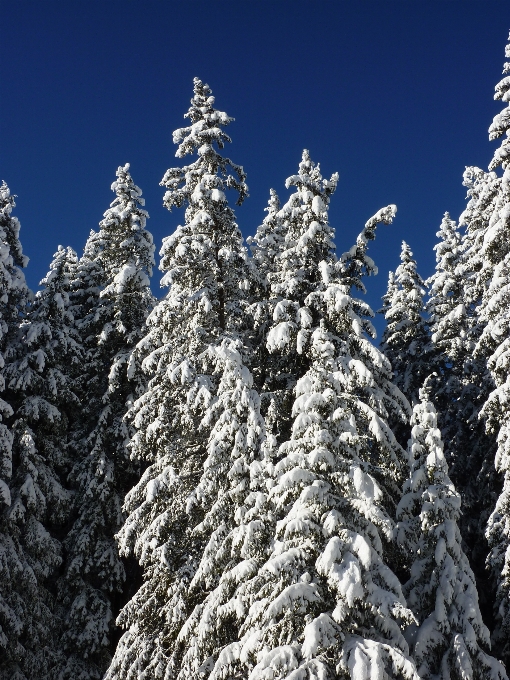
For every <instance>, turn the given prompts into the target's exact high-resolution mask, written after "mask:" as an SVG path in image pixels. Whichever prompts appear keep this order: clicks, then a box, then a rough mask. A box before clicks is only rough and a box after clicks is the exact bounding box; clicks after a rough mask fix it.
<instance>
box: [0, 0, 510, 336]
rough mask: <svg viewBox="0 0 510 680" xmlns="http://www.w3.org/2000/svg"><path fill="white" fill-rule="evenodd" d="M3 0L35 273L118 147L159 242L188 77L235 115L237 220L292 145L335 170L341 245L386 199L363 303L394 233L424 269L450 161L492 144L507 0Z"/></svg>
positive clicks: (458, 167) (3, 112)
mask: <svg viewBox="0 0 510 680" xmlns="http://www.w3.org/2000/svg"><path fill="white" fill-rule="evenodd" d="M1 14H2V40H1V42H0V65H1V68H2V95H1V104H0V126H1V139H2V143H1V146H0V180H1V179H5V180H6V181H7V183H8V184H9V186H10V188H11V191H12V192H13V193H16V194H17V195H18V199H17V208H16V214H17V215H18V217H19V218H20V220H21V224H22V232H21V237H22V243H23V247H24V251H25V253H26V254H27V255H28V256H29V257H30V260H31V261H30V264H29V266H28V268H27V271H26V274H27V279H28V281H29V284H30V285H31V286H32V287H33V288H35V287H37V283H38V281H39V280H40V279H41V278H42V276H43V275H44V274H45V272H46V270H47V268H48V264H49V262H50V260H51V256H52V254H53V253H54V252H55V250H56V248H57V245H59V244H62V245H72V246H73V247H74V248H75V249H76V250H77V251H78V253H81V250H82V248H83V245H84V243H85V240H86V238H87V235H88V233H89V231H90V229H94V228H96V227H97V224H98V222H99V220H100V219H101V216H102V214H103V212H104V211H105V210H106V208H107V207H108V205H109V203H110V201H111V200H112V198H113V195H112V194H111V192H110V184H111V182H112V181H113V180H114V179H115V170H116V168H117V166H118V165H120V164H124V163H126V162H129V163H131V171H132V175H133V178H134V180H135V182H136V183H137V184H138V185H139V186H140V187H141V188H142V190H143V192H144V196H145V198H146V207H147V210H148V211H149V214H150V216H151V219H150V220H149V224H148V226H149V229H150V230H151V231H152V233H153V234H154V238H155V241H156V244H157V248H158V250H159V247H160V243H161V239H162V237H164V236H166V235H168V234H170V233H171V232H172V231H173V230H174V229H175V226H176V225H177V224H178V223H179V221H180V218H181V215H179V214H178V213H169V212H168V211H167V210H165V209H164V208H163V207H162V196H163V189H162V188H161V187H160V186H159V182H160V180H161V178H162V176H163V174H164V172H165V170H166V169H167V168H168V167H172V166H174V165H176V159H175V157H174V154H175V148H174V145H173V144H172V131H173V130H174V129H175V128H177V127H181V126H182V125H183V118H182V116H183V114H184V113H185V112H186V110H187V108H188V105H189V99H190V97H191V94H192V79H193V77H194V76H198V77H199V78H201V79H202V80H205V81H207V82H208V83H209V84H210V86H211V87H212V89H213V93H214V95H215V96H216V104H217V107H218V108H220V109H222V110H225V111H227V113H228V114H229V115H231V116H234V117H235V118H236V121H235V123H233V124H232V125H231V127H230V129H229V134H230V135H231V137H232V139H233V143H232V144H231V145H230V146H229V149H228V154H229V155H230V157H231V158H232V159H233V160H234V161H235V162H237V163H239V164H241V165H243V166H244V168H245V170H246V171H247V173H248V180H247V181H248V185H249V187H250V197H249V198H248V199H247V200H246V201H245V204H244V205H243V206H242V207H241V208H239V209H237V216H238V221H239V225H240V227H241V229H242V231H243V233H244V235H245V236H248V235H250V234H252V233H254V231H255V229H256V227H257V225H258V224H259V223H260V221H261V220H262V218H263V216H264V212H263V210H264V207H265V206H266V203H267V198H268V195H269V189H270V188H271V187H273V188H275V189H276V190H277V191H278V192H279V194H280V196H281V198H282V199H283V200H285V198H286V197H287V195H288V192H287V191H286V190H285V187H284V181H285V178H286V177H287V176H289V175H290V174H294V172H295V171H296V169H297V165H298V162H299V160H300V157H301V152H302V149H303V148H308V149H309V150H310V153H311V156H312V159H313V160H315V161H316V162H320V164H321V169H322V171H323V174H324V175H327V176H329V175H331V174H332V173H333V172H335V171H338V172H339V173H340V183H339V186H338V190H337V192H336V194H335V196H334V197H333V200H332V203H331V210H330V216H331V222H332V224H333V226H335V227H336V230H337V236H336V241H337V247H338V250H339V251H341V252H342V251H344V250H346V249H347V248H349V247H350V246H351V245H352V243H353V242H354V239H355V238H356V235H357V234H358V232H359V231H360V230H361V229H362V227H363V224H364V222H365V221H366V220H367V219H368V217H370V216H371V215H372V214H373V213H374V212H376V211H377V210H378V209H379V208H380V207H382V206H383V205H387V204H388V203H396V204H397V206H398V215H397V219H396V221H395V223H394V224H393V225H392V226H391V227H381V229H380V232H379V234H378V238H377V241H376V242H375V243H374V244H373V246H372V248H371V251H370V254H371V255H372V257H373V258H374V259H375V261H376V263H377V265H378V266H379V275H378V276H377V277H375V278H374V279H372V280H370V281H368V282H367V283H368V287H369V292H368V300H369V302H370V303H371V304H372V305H373V306H374V307H375V308H378V307H379V306H380V296H381V295H382V294H383V293H384V291H385V289H386V281H387V272H388V270H389V269H394V268H395V267H396V266H397V264H398V261H399V251H400V243H401V241H402V239H405V240H406V241H407V242H408V243H409V244H410V245H411V247H412V249H413V251H414V253H415V256H416V257H417V259H418V264H419V269H420V272H421V273H422V275H423V276H428V275H429V274H430V273H432V271H433V267H434V252H433V250H432V248H433V245H434V243H435V233H436V231H437V229H438V227H439V224H440V221H441V217H442V215H443V213H444V212H445V211H446V210H448V211H450V213H451V214H452V217H454V218H457V217H458V215H459V213H460V212H461V211H462V209H463V206H464V203H465V189H464V187H463V186H462V172H463V170H464V167H465V166H466V165H479V166H481V167H483V168H486V167H487V164H488V162H489V161H490V158H491V157H492V152H493V147H494V145H495V144H494V143H489V141H488V137H487V128H488V126H489V124H490V122H491V121H492V118H493V116H494V115H495V114H496V113H497V112H498V111H499V110H501V108H502V107H501V104H500V103H499V102H494V101H493V91H494V85H495V84H496V83H497V81H498V80H499V79H500V74H501V69H502V64H503V61H504V46H505V43H506V39H507V36H508V30H509V29H510V3H508V0H478V1H476V2H472V1H470V0H439V1H435V0H427V1H426V2H424V1H422V2H420V1H419V0H412V1H411V0H380V1H378V2H368V1H363V0H362V1H355V0H349V1H348V2H347V1H345V2H344V1H343V0H336V1H333V0H330V1H321V0H307V1H302V0H293V1H292V2H291V1H287V0H272V1H270V0H267V1H265V0H257V1H255V2H245V1H244V0H235V1H233V0H223V1H222V2H202V1H200V0H186V1H184V2H174V1H173V0H144V1H143V2H139V1H138V0H122V1H118V0H106V1H105V0H100V1H97V0H88V1H87V2H86V3H79V2H77V1H74V0H67V1H65V2H64V1H58V0H53V1H49V0H37V1H36V2H35V1H29V0H17V1H16V2H8V1H7V0H4V2H3V3H2V10H1ZM159 278H160V274H159V272H156V273H155V283H156V285H155V290H156V291H158V282H159ZM378 327H379V329H381V328H382V323H381V322H379V323H378Z"/></svg>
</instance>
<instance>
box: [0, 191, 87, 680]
mask: <svg viewBox="0 0 510 680" xmlns="http://www.w3.org/2000/svg"><path fill="white" fill-rule="evenodd" d="M1 195H2V207H3V210H2V228H3V234H4V236H5V240H4V241H3V255H4V258H3V265H4V267H3V273H4V276H5V275H6V274H9V277H10V285H6V286H5V289H4V295H3V299H2V303H3V306H2V316H3V322H4V323H3V324H2V325H3V330H4V331H5V332H6V333H5V336H4V343H3V351H4V352H3V353H4V357H5V360H6V363H5V366H4V371H3V377H4V380H5V388H6V392H5V393H6V395H7V397H8V400H9V402H10V406H11V409H12V411H11V413H12V415H13V417H12V419H11V423H10V430H11V431H10V436H9V437H8V442H9V443H11V444H12V454H13V465H12V475H11V479H10V484H9V486H10V494H9V495H10V503H9V507H8V508H6V509H5V510H4V511H3V512H2V518H1V523H2V534H3V536H2V541H1V549H0V550H1V552H2V559H1V564H2V599H3V602H2V607H1V611H2V614H1V617H2V624H1V625H2V636H1V637H2V642H3V643H4V644H5V646H6V649H5V650H4V652H5V653H4V654H2V660H1V661H0V672H1V674H2V677H5V678H7V677H8V678H27V679H28V678H30V679H37V678H41V679H42V678H51V677H57V674H58V670H59V665H60V661H61V657H60V645H59V637H58V633H59V618H58V613H57V610H56V606H55V589H54V581H55V577H56V571H57V569H58V567H59V565H60V564H61V561H62V556H61V552H62V547H61V543H60V541H59V540H58V539H57V537H56V536H57V535H58V534H59V533H60V534H61V532H62V526H63V524H64V522H65V521H66V519H67V517H68V514H69V509H70V494H69V492H68V491H66V490H65V488H64V487H63V486H62V483H61V478H62V477H63V476H65V471H66V466H67V463H68V461H67V449H66V435H67V422H68V414H69V412H70V409H72V407H73V405H76V398H75V396H74V394H73V391H72V387H71V384H70V381H69V380H68V375H67V365H68V364H69V363H72V361H73V360H74V359H75V344H76V338H75V337H74V336H73V332H72V318H71V317H70V315H69V311H68V298H67V284H68V280H67V264H68V261H69V260H72V258H73V253H72V251H70V250H64V249H59V251H58V252H57V254H56V256H55V259H54V261H53V263H52V265H51V268H50V271H49V273H48V275H47V276H46V277H45V279H43V281H42V282H41V285H42V286H43V288H42V290H41V291H39V293H38V294H37V295H36V297H35V299H33V300H32V302H31V304H30V306H27V303H28V301H29V300H30V299H31V294H30V293H29V291H28V289H27V287H26V284H25V281H24V277H23V274H22V272H21V270H20V267H22V266H24V265H25V264H26V262H27V259H26V258H25V257H24V256H23V255H22V251H21V245H20V242H19V222H18V221H17V220H16V218H14V217H12V215H11V214H10V212H11V209H12V207H13V206H14V201H13V199H12V197H11V196H10V195H9V191H8V189H7V187H6V185H5V184H4V185H3V186H2V193H1ZM4 282H5V283H6V284H7V283H8V279H7V277H5V278H4Z"/></svg>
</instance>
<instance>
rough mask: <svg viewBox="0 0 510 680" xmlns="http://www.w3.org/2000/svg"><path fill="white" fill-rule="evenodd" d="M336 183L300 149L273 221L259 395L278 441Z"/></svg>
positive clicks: (328, 244) (326, 248) (285, 426)
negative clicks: (275, 244) (275, 238)
mask: <svg viewBox="0 0 510 680" xmlns="http://www.w3.org/2000/svg"><path fill="white" fill-rule="evenodd" d="M337 183H338V174H337V173H335V174H334V175H332V176H331V178H330V179H329V180H326V179H323V178H322V176H321V173H320V167H319V166H318V165H316V164H315V163H314V162H313V161H312V160H311V158H310V154H309V152H308V151H307V150H306V149H305V150H304V151H303V155H302V160H301V163H300V164H299V169H298V173H297V174H295V175H291V176H290V177H289V178H288V179H287V180H286V182H285V186H286V187H287V188H289V187H295V190H294V192H293V193H292V194H291V196H290V197H289V199H288V201H287V202H286V203H285V205H284V206H283V207H282V209H281V210H280V211H279V213H277V216H276V217H277V218H278V220H279V226H280V233H281V234H282V236H283V239H284V240H283V243H281V242H280V246H279V252H278V253H276V254H275V260H274V265H273V271H270V272H269V273H268V277H267V278H268V282H269V286H270V287H269V291H268V299H267V302H266V304H267V309H268V314H269V324H268V325H267V328H266V335H265V337H264V339H263V342H264V345H265V347H266V350H267V352H268V356H267V357H266V360H265V368H264V382H263V383H262V385H261V396H262V399H263V400H264V408H263V411H264V415H265V418H266V427H267V430H268V432H269V433H270V434H273V435H274V436H276V438H277V441H278V442H282V441H285V439H286V438H287V437H288V436H289V433H290V427H291V421H292V417H291V411H292V402H293V389H294V387H295V385H296V381H297V380H298V379H299V378H300V377H301V376H303V375H304V373H305V372H306V370H307V368H308V366H309V360H308V358H307V357H306V355H305V354H304V352H303V349H304V346H305V345H306V342H307V339H309V336H310V333H309V330H308V329H309V328H310V326H311V324H312V314H311V312H310V310H309V309H308V307H307V305H306V303H305V299H306V298H307V296H308V295H309V294H310V293H312V292H313V291H314V290H315V289H316V287H317V285H318V284H319V282H320V281H321V272H320V270H319V269H318V264H319V263H320V262H322V261H326V260H327V259H328V258H329V257H330V254H331V250H332V247H333V240H332V239H333V232H332V230H331V228H330V226H329V225H328V224H327V210H328V206H329V202H330V199H331V196H332V195H333V193H334V192H335V189H336V186H337ZM324 220H326V221H324Z"/></svg>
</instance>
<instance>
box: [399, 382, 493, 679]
mask: <svg viewBox="0 0 510 680" xmlns="http://www.w3.org/2000/svg"><path fill="white" fill-rule="evenodd" d="M436 377H437V376H436ZM433 382H434V381H433V380H431V381H430V383H429V382H428V381H426V384H425V386H424V388H422V389H421V390H420V402H419V403H418V404H416V406H415V407H414V410H413V416H412V419H411V425H412V433H411V439H410V442H409V462H410V476H409V479H408V480H407V481H406V483H405V485H404V495H403V497H402V500H401V501H400V504H399V508H398V515H399V520H400V521H399V524H398V527H397V532H398V536H399V538H400V540H403V542H404V545H405V547H406V548H411V554H412V559H413V562H412V567H411V578H410V580H409V582H408V583H407V584H406V586H405V589H404V590H405V593H406V595H407V601H408V605H409V606H410V607H411V608H412V610H413V612H414V614H415V615H416V616H417V618H418V621H419V626H418V627H417V629H416V630H415V631H413V635H412V639H413V642H412V653H413V657H414V659H415V661H416V664H417V666H418V673H419V676H420V678H423V679H424V680H432V679H434V680H438V679H440V680H452V679H454V678H455V679H458V680H461V679H464V678H469V679H470V680H478V679H480V680H482V679H484V680H485V679H488V678H492V679H493V680H504V679H506V678H507V675H506V672H505V669H504V667H503V665H502V664H501V663H500V662H498V661H497V660H496V659H495V658H494V657H492V656H490V655H489V654H488V651H487V650H489V649H490V637H489V631H488V629H487V627H486V626H485V624H484V623H483V621H482V616H481V614H480V608H479V606H478V593H477V589H476V583H475V577H474V575H473V572H472V571H471V568H470V566H469V561H468V559H467V557H466V555H465V554H464V551H463V549H462V546H461V536H460V531H459V528H458V525H457V522H458V520H459V517H460V506H461V499H460V496H459V494H458V493H457V492H456V490H455V487H454V485H453V484H452V482H451V481H450V479H449V477H448V464H447V462H446V459H445V457H444V453H443V442H442V439H441V433H440V431H439V429H438V427H437V415H436V410H435V408H434V406H433V404H432V402H431V401H430V388H431V387H432V383H433Z"/></svg>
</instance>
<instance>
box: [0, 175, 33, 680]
mask: <svg viewBox="0 0 510 680" xmlns="http://www.w3.org/2000/svg"><path fill="white" fill-rule="evenodd" d="M14 198H15V197H14V196H12V195H11V193H10V190H9V187H8V186H7V184H6V183H5V182H2V185H1V186H0V390H1V391H2V392H3V391H4V389H5V358H7V357H6V354H7V355H8V354H9V349H10V347H9V345H12V336H13V334H14V335H15V334H17V332H18V326H19V322H20V320H21V314H22V313H23V312H24V310H25V307H26V302H27V299H28V297H29V291H28V289H27V286H26V283H25V276H24V274H23V271H22V268H23V267H25V266H26V265H27V263H28V258H27V257H26V256H24V255H23V251H22V248H21V243H20V241H19V231H20V223H19V220H18V218H17V217H16V216H14V215H13V214H12V210H13V208H14V207H15V206H16V203H15V201H14ZM8 401H10V399H9V398H8ZM8 401H5V400H4V399H2V398H0V418H1V421H0V500H1V504H0V581H1V583H2V587H1V589H0V677H2V679H3V678H6V679H7V678H9V679H10V678H14V679H15V680H18V679H19V680H22V679H23V680H24V679H25V678H26V677H27V676H26V675H25V674H24V672H23V671H24V670H26V668H27V663H28V662H29V661H30V652H29V650H27V648H26V646H25V645H26V643H27V641H29V640H30V631H31V627H32V618H33V617H32V612H31V607H30V602H31V598H30V596H31V595H32V594H34V598H33V601H34V602H35V601H36V600H37V582H36V580H35V577H34V574H33V571H32V568H31V565H30V563H29V561H28V559H27V557H26V556H25V554H24V550H23V546H22V543H21V536H20V534H21V531H20V528H19V526H18V525H17V523H16V522H15V521H13V519H11V516H10V514H11V507H12V497H13V495H14V494H13V493H12V492H13V491H14V488H13V487H14V486H15V482H13V471H14V474H15V473H16V468H15V465H13V457H12V444H13V436H12V431H11V427H10V425H11V422H12V420H11V417H12V415H13V407H12V405H11V404H9V403H8ZM27 594H28V600H27V601H26V600H25V597H26V596H27Z"/></svg>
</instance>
